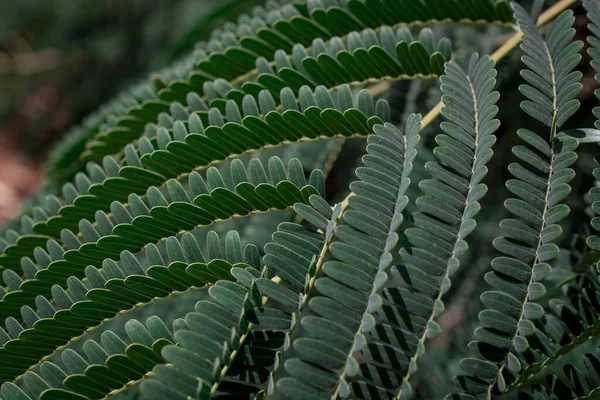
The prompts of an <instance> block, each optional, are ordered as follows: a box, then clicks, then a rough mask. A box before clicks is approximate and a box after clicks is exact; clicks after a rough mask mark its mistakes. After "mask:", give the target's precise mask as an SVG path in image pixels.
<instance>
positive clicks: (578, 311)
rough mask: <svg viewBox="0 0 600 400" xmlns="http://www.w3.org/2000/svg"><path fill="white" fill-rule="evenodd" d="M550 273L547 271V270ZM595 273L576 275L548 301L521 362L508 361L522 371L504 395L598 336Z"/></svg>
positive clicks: (599, 310)
mask: <svg viewBox="0 0 600 400" xmlns="http://www.w3.org/2000/svg"><path fill="white" fill-rule="evenodd" d="M548 272H549V271H548ZM598 278H599V276H598V271H597V270H591V271H590V276H589V277H585V276H578V277H576V278H573V279H572V281H571V282H566V283H563V285H562V287H561V289H562V290H561V292H562V293H561V295H560V296H559V297H558V298H552V299H550V301H549V304H548V306H547V307H545V309H546V311H545V314H544V316H543V317H542V318H540V319H539V320H536V321H535V322H534V323H535V326H536V330H535V333H533V335H532V337H531V339H530V340H528V341H529V347H530V348H529V349H528V350H527V351H526V352H525V353H524V354H523V357H522V358H523V359H525V360H527V362H526V363H522V362H521V361H519V359H517V358H512V357H511V358H510V360H509V362H510V363H513V365H512V366H511V367H512V369H517V367H519V368H520V369H522V372H520V374H519V376H518V379H517V380H516V381H515V382H514V383H512V384H511V385H510V386H509V387H507V389H506V393H508V392H511V391H513V390H516V389H520V388H521V387H522V386H527V385H528V384H530V383H531V382H532V381H533V380H534V379H535V378H536V377H537V376H538V374H539V373H540V371H543V370H545V369H547V368H550V367H552V365H553V364H554V363H555V362H557V361H558V360H560V359H561V358H562V357H563V356H564V355H566V354H567V353H569V352H570V351H572V350H573V349H575V348H577V347H578V346H580V345H582V344H584V343H587V342H588V341H590V340H591V339H594V338H596V337H598V335H599V334H600V307H598V300H597V292H598V290H600V281H599V280H598Z"/></svg>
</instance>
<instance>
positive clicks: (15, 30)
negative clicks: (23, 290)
mask: <svg viewBox="0 0 600 400" xmlns="http://www.w3.org/2000/svg"><path fill="white" fill-rule="evenodd" d="M257 3H259V2H258V1H255V0H135V1H121V0H17V1H15V0H0V226H1V225H2V224H3V222H5V221H7V220H10V219H12V218H15V217H17V216H18V215H19V205H20V204H21V202H22V200H23V199H24V198H26V197H27V196H28V195H29V193H31V191H32V190H33V189H35V188H36V187H37V186H38V185H39V184H40V183H41V182H42V180H43V174H44V172H43V168H42V167H43V163H44V161H45V160H46V157H47V153H48V151H49V149H50V148H51V147H52V145H53V144H54V143H56V141H57V140H58V139H59V138H60V137H61V135H62V134H64V133H65V132H66V131H67V130H68V128H70V127H71V126H72V125H75V124H78V123H80V122H81V120H82V119H83V118H84V117H85V116H86V115H88V114H90V113H91V112H92V111H94V110H96V109H97V108H98V107H99V106H101V105H102V104H103V103H105V102H106V101H108V100H109V99H111V98H112V97H113V96H115V95H116V94H117V93H119V92H120V91H122V90H123V89H126V88H127V87H128V86H130V85H132V84H134V83H136V82H138V81H140V80H141V79H143V78H146V77H148V76H149V74H150V73H151V72H152V71H156V70H159V69H160V68H162V67H164V66H166V65H168V64H169V63H172V62H173V61H174V60H176V59H177V58H178V57H181V56H182V55H184V54H186V53H188V52H189V51H190V50H191V49H193V46H194V43H195V42H196V41H198V40H203V39H206V38H208V36H209V34H210V32H211V30H213V29H214V28H217V27H219V26H221V25H222V24H223V23H224V22H226V21H228V20H233V19H235V16H236V15H238V14H240V13H243V12H245V11H248V10H250V9H251V8H252V6H253V5H255V4H257Z"/></svg>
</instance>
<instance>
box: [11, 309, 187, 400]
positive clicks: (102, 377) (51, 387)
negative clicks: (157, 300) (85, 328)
mask: <svg viewBox="0 0 600 400" xmlns="http://www.w3.org/2000/svg"><path fill="white" fill-rule="evenodd" d="M184 328H185V322H184V321H183V320H175V321H174V323H173V328H172V330H170V329H169V328H168V327H167V325H166V324H165V323H164V322H163V320H161V319H160V318H158V317H156V316H153V317H150V318H148V319H147V320H146V324H145V325H144V324H142V323H141V322H140V321H138V320H135V319H131V320H129V321H127V323H126V324H125V336H124V337H120V336H118V335H117V334H115V333H114V332H112V331H105V332H104V333H103V334H102V335H101V338H100V340H99V342H98V341H95V340H88V341H86V342H85V343H84V344H83V354H79V353H77V352H75V351H74V350H71V349H67V350H65V351H63V352H62V353H61V355H60V361H61V365H62V366H63V367H62V368H61V366H59V365H57V364H56V363H55V362H51V361H46V362H44V363H42V364H41V365H40V367H39V370H38V372H33V371H29V372H27V373H26V374H25V375H24V376H23V379H22V382H21V383H20V384H14V383H12V382H7V383H4V384H3V385H2V387H1V390H0V394H1V395H2V398H3V399H4V400H35V399H40V400H84V399H102V398H106V397H111V396H112V395H113V394H116V393H117V392H118V391H119V390H121V389H123V388H125V387H127V386H131V385H133V384H134V383H136V382H137V381H138V380H140V379H142V378H143V377H144V375H145V374H147V373H148V372H149V371H151V370H152V368H153V367H154V366H155V365H157V364H162V363H164V360H163V358H162V357H161V355H160V354H161V350H162V349H163V348H164V347H165V346H167V345H169V344H171V343H173V342H174V339H173V336H174V335H175V334H176V333H177V331H178V330H180V329H184Z"/></svg>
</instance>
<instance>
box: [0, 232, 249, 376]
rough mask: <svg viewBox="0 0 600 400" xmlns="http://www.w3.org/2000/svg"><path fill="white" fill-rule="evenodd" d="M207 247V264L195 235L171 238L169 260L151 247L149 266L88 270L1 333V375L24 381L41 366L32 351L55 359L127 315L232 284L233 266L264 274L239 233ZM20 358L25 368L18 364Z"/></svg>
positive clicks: (213, 238) (211, 238)
mask: <svg viewBox="0 0 600 400" xmlns="http://www.w3.org/2000/svg"><path fill="white" fill-rule="evenodd" d="M207 247H208V257H209V259H208V260H207V259H206V258H205V256H204V255H203V254H202V252H201V251H200V250H199V249H200V247H199V245H198V243H197V241H196V239H195V238H194V237H193V236H192V235H191V234H186V235H184V237H183V238H182V240H181V242H179V240H178V239H177V238H175V237H170V238H169V239H168V240H167V242H166V249H165V251H164V253H166V254H162V255H161V252H160V251H159V250H158V248H157V247H156V246H153V245H149V248H148V250H147V256H146V261H145V262H142V263H140V262H139V261H137V260H136V259H135V257H133V256H132V255H131V253H128V254H124V255H123V256H122V261H121V263H120V265H118V264H117V263H115V262H113V261H112V260H110V259H107V260H105V261H104V262H103V264H102V265H103V268H102V269H96V268H95V267H93V266H88V267H87V268H86V269H85V279H83V280H79V279H77V278H74V277H70V278H69V279H68V281H67V288H68V291H65V290H64V289H62V288H61V287H60V286H58V285H54V286H53V287H52V290H51V294H52V296H51V297H48V298H45V297H43V296H40V295H38V296H37V297H36V298H35V307H36V308H37V310H35V311H34V310H33V309H32V308H30V307H29V306H22V307H21V308H20V316H21V317H22V320H23V322H22V323H19V322H18V321H17V320H16V319H15V318H13V317H9V318H7V319H6V323H5V326H6V328H7V329H6V331H5V330H4V329H2V328H0V343H1V345H0V346H1V347H0V354H1V355H2V357H0V370H1V369H2V368H5V369H6V371H9V370H10V373H11V374H12V373H14V374H16V375H20V374H21V373H22V372H24V371H25V370H26V369H27V370H31V369H32V368H33V367H32V366H33V365H34V364H36V363H35V362H33V363H32V362H31V361H32V360H30V358H31V357H28V355H29V354H31V352H33V351H35V352H36V353H35V354H36V356H37V359H38V360H41V361H44V360H47V359H50V358H51V357H52V356H53V355H54V354H56V353H58V352H60V350H61V349H62V348H64V347H66V346H69V345H72V344H73V343H74V342H76V341H77V340H78V339H80V338H81V337H83V336H84V335H85V334H87V333H89V332H90V331H91V330H94V329H97V328H99V327H101V326H103V325H105V324H107V323H109V322H110V321H111V320H112V319H114V318H115V317H117V316H120V315H123V314H124V313H125V312H128V311H131V310H133V309H135V308H139V307H142V306H146V305H148V304H152V303H153V302H155V301H157V300H159V299H163V298H166V297H169V296H173V295H180V294H182V293H185V292H188V291H194V290H198V289H200V288H205V287H208V286H211V285H213V284H215V283H216V282H217V281H218V280H219V279H229V280H231V279H233V277H232V276H231V275H230V272H229V271H230V270H231V269H232V268H233V267H234V266H236V267H240V268H250V267H252V268H255V269H257V270H258V269H259V268H260V259H259V256H258V254H259V253H258V248H257V247H256V246H254V245H250V244H248V245H246V246H245V247H244V248H242V245H241V242H240V237H239V235H238V233H237V232H236V231H230V232H228V234H227V235H226V238H225V241H224V245H222V244H221V242H220V240H219V237H218V235H217V234H216V233H215V232H214V231H213V232H211V233H210V234H209V235H207ZM223 247H224V250H223ZM7 332H8V333H7ZM15 357H18V358H22V361H23V362H22V363H14V361H12V359H13V358H15ZM41 361H40V362H41ZM38 364H39V363H38ZM9 366H10V368H8V367H9ZM19 370H20V371H21V372H18V371H19ZM16 375H14V376H5V375H4V374H0V380H2V381H5V380H13V379H14V378H15V376H16ZM18 379H19V378H17V380H18Z"/></svg>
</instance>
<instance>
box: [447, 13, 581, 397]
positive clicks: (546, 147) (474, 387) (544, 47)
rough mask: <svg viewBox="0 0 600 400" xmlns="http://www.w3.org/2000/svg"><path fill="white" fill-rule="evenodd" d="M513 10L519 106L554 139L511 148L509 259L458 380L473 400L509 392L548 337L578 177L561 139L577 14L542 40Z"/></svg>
mask: <svg viewBox="0 0 600 400" xmlns="http://www.w3.org/2000/svg"><path fill="white" fill-rule="evenodd" d="M513 8H514V10H515V17H516V19H517V23H518V24H519V27H520V28H521V30H522V31H523V33H524V37H523V45H522V47H523V49H524V50H525V55H524V56H523V58H522V60H523V62H524V63H525V65H526V66H527V67H528V68H529V69H526V70H523V71H522V73H521V75H522V76H523V77H524V78H525V80H527V81H528V83H529V85H524V86H522V87H521V92H522V93H523V94H524V95H525V96H526V97H528V98H529V99H530V101H525V102H523V103H522V104H521V107H522V109H523V111H525V112H527V113H528V114H530V115H531V116H533V117H534V118H536V119H538V120H539V121H541V122H543V123H544V124H545V125H546V126H548V127H549V128H550V131H549V138H550V139H549V142H548V141H547V140H546V139H544V138H543V137H541V136H538V135H537V134H535V133H533V132H531V131H528V130H524V129H522V130H519V131H518V132H517V134H518V135H519V137H520V138H521V139H522V140H523V141H524V142H525V143H526V145H518V146H515V147H514V148H513V154H514V155H515V156H516V157H517V158H518V159H519V160H520V163H513V164H511V165H510V166H509V171H510V173H511V174H512V175H513V176H514V177H515V178H516V179H510V180H508V181H507V183H506V187H507V188H508V189H509V190H510V191H511V192H512V193H513V194H514V195H515V196H516V197H515V198H511V199H508V200H507V201H506V202H505V207H506V209H507V210H508V211H509V212H510V213H511V214H513V215H514V218H510V219H505V220H504V221H502V222H501V224H500V229H501V232H502V235H503V236H502V237H499V238H497V239H496V240H494V247H495V248H496V249H497V250H498V251H500V252H501V253H503V254H504V255H503V256H500V257H496V258H495V259H494V260H493V261H492V268H493V271H492V272H489V273H488V274H486V276H485V278H486V282H487V283H488V284H489V285H490V286H492V289H493V290H490V291H487V292H485V293H483V295H482V296H481V301H482V302H483V304H484V306H485V307H486V309H485V310H484V311H482V312H481V313H480V315H479V321H480V323H481V327H480V328H477V329H476V330H475V338H476V341H474V342H472V343H471V344H470V345H469V348H470V350H471V352H472V354H473V355H474V356H475V357H474V358H466V359H464V360H463V361H462V362H461V367H462V369H463V371H464V372H465V373H466V375H464V376H459V377H456V378H455V380H454V383H455V385H456V386H458V387H459V388H460V389H461V390H462V391H464V392H465V393H466V394H468V395H462V396H463V397H461V398H473V396H474V395H486V394H487V395H488V396H490V395H491V393H503V392H505V391H506V389H507V387H509V386H510V385H512V384H513V382H514V381H516V380H517V379H518V378H519V376H520V374H521V372H522V369H523V368H525V367H526V366H527V365H529V364H530V363H531V362H532V360H531V359H530V358H529V357H528V355H529V354H531V352H528V350H529V349H530V347H531V346H534V348H535V347H538V346H536V345H535V344H534V343H535V339H539V336H540V335H543V333H542V332H541V331H540V330H539V329H536V324H540V323H541V324H543V323H544V322H543V321H551V319H550V318H548V319H546V320H544V319H543V318H544V314H545V312H544V308H543V307H542V306H541V305H540V304H538V303H537V302H536V300H538V299H540V298H541V297H542V296H544V294H545V293H546V288H545V286H544V284H543V283H541V281H543V280H544V279H546V278H547V277H548V276H549V275H550V271H551V267H550V264H549V262H550V261H552V260H554V259H555V258H556V256H557V254H558V251H559V248H558V246H557V245H556V244H554V243H553V242H554V241H555V240H556V239H557V238H558V237H559V236H560V234H561V233H562V228H561V227H560V226H559V225H558V223H559V222H560V221H561V220H562V219H564V218H565V217H566V216H567V215H568V214H569V207H567V206H566V205H564V204H561V202H562V200H563V199H564V198H565V197H566V196H567V195H568V194H569V193H570V191H571V188H570V186H569V182H570V181H571V180H572V179H573V177H574V176H575V172H574V171H573V170H572V169H570V168H569V167H570V166H571V165H572V164H573V163H574V162H575V161H576V160H577V154H576V153H575V152H574V150H575V149H576V148H577V145H578V142H577V141H576V140H575V139H572V138H569V137H565V136H559V135H557V129H558V128H559V127H560V126H562V124H563V123H564V122H565V120H566V119H567V118H568V117H569V116H571V115H572V114H573V113H574V112H575V111H576V109H577V107H578V105H579V103H578V101H577V100H573V98H574V97H575V96H576V95H577V93H578V92H579V91H580V89H581V85H580V84H579V79H580V78H581V74H580V73H579V72H572V70H573V68H575V67H576V66H577V64H578V63H579V60H580V59H581V56H580V55H579V53H578V52H579V50H580V49H581V47H582V44H581V42H573V43H570V42H571V40H572V39H573V36H574V35H575V30H574V29H573V28H572V27H571V26H572V24H573V22H574V17H573V13H572V12H571V11H565V12H564V13H562V14H561V15H560V16H558V17H557V19H556V21H555V22H554V23H553V24H552V26H551V27H550V28H549V30H548V31H547V33H546V36H545V38H543V37H542V36H541V35H540V34H539V33H538V31H537V30H536V29H535V23H534V22H533V18H532V17H531V16H529V15H528V14H527V13H526V12H525V11H524V10H523V8H522V7H521V6H519V5H518V4H514V3H513ZM542 60H545V61H542ZM534 93H537V94H535V95H534ZM559 137H560V139H559ZM536 335H537V336H536ZM472 395H473V396H472Z"/></svg>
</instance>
